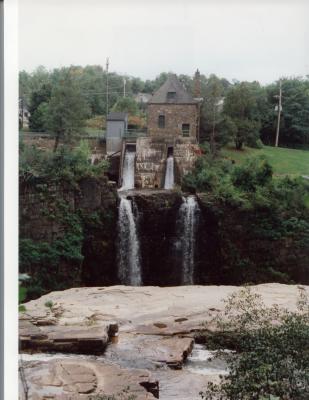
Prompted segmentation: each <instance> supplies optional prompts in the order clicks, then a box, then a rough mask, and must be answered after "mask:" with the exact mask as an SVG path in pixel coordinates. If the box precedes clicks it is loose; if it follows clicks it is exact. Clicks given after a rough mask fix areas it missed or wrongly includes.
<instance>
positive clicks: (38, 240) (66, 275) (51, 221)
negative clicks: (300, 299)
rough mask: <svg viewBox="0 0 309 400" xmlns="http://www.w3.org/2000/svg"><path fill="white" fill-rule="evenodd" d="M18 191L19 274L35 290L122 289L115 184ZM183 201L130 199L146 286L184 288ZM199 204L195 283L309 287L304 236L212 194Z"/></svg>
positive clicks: (41, 185)
mask: <svg viewBox="0 0 309 400" xmlns="http://www.w3.org/2000/svg"><path fill="white" fill-rule="evenodd" d="M20 188H21V189H20V191H21V193H20V238H21V249H20V271H21V272H27V273H29V274H30V276H31V277H32V278H33V279H34V282H35V286H38V287H39V288H41V289H42V290H43V292H44V291H48V290H56V289H64V288H68V287H72V286H76V285H86V286H104V285H111V284H116V283H121V281H120V279H119V274H118V262H119V256H118V255H119V232H118V231H119V229H118V228H119V227H118V207H119V203H120V198H119V196H118V194H117V190H116V187H115V186H114V185H113V184H112V183H110V182H108V181H107V179H106V178H102V179H99V180H98V179H95V178H84V179H82V180H80V181H79V182H78V185H77V186H76V187H70V186H69V185H66V184H65V183H62V185H56V184H53V183H51V182H43V181H40V180H39V179H38V180H36V181H34V182H32V183H31V184H29V183H28V184H23V185H21V186H20ZM183 196H184V194H183V193H181V192H177V191H169V190H156V191H149V190H139V191H135V190H132V191H127V192H126V198H127V199H129V200H131V201H132V203H133V204H134V210H133V211H134V219H135V224H136V234H137V238H138V240H139V252H140V262H141V271H142V272H141V273H142V283H143V284H144V285H161V286H169V285H179V284H181V283H182V282H183V268H184V264H183V258H184V254H183V250H182V249H183V245H184V244H183V242H182V240H183V239H182V237H181V235H182V234H181V230H180V229H179V224H180V223H181V216H180V209H181V205H182V204H183V202H184V199H183ZM196 199H197V202H198V207H199V215H198V219H197V222H196V226H195V228H194V229H195V238H194V274H193V275H194V283H195V284H243V283H261V282H267V281H279V282H297V283H308V274H307V269H306V268H307V260H308V256H309V254H308V247H306V246H305V243H304V242H302V239H301V237H299V238H297V240H296V239H294V238H293V237H291V236H290V237H288V236H284V235H283V234H282V235H281V236H280V235H278V230H277V231H276V232H275V233H276V234H274V233H273V232H274V231H273V229H274V227H275V225H276V220H275V219H274V220H270V219H269V217H266V215H264V214H263V210H260V211H258V212H257V211H256V210H255V211H254V212H253V211H252V210H241V209H239V208H237V207H232V206H228V205H226V204H220V203H219V202H218V201H217V200H214V199H212V198H211V197H210V196H209V195H207V194H201V195H196ZM182 223H183V222H182ZM187 283H188V282H187ZM39 288H37V292H39ZM33 292H34V293H33V296H34V297H35V293H36V291H35V290H33Z"/></svg>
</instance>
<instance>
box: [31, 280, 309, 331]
mask: <svg viewBox="0 0 309 400" xmlns="http://www.w3.org/2000/svg"><path fill="white" fill-rule="evenodd" d="M304 288H305V290H306V291H307V292H308V293H309V287H308V286H306V287H304ZM240 290H241V287H237V286H177V287H153V286H146V287H131V286H110V287H83V288H73V289H68V290H64V291H61V292H52V293H49V294H48V295H45V296H42V297H41V298H39V299H37V300H32V301H30V302H28V303H26V304H25V306H26V310H27V311H26V314H27V315H28V318H32V319H34V318H35V317H36V318H37V319H38V320H39V321H40V324H41V325H42V324H44V315H46V317H45V318H46V319H47V320H51V315H50V314H48V310H46V306H45V303H46V302H47V301H51V302H52V303H53V308H54V309H55V310H58V314H57V325H66V326H74V325H77V326H89V325H90V326H91V324H93V325H103V326H104V325H106V324H110V321H111V320H114V321H116V322H117V323H118V324H119V326H120V332H133V333H135V332H140V333H143V334H158V335H175V334H179V333H182V334H184V333H189V332H191V331H196V330H199V329H201V328H202V327H203V325H204V327H205V326H206V327H208V326H207V324H208V323H209V321H210V320H211V319H212V318H213V317H214V316H215V315H217V314H218V313H219V312H220V311H222V310H223V308H224V303H223V302H222V300H223V299H224V298H226V297H227V296H228V295H230V294H232V293H233V292H238V291H240ZM252 290H253V291H254V292H256V293H259V294H260V295H261V296H262V299H263V301H264V302H265V304H266V305H268V306H271V305H272V304H278V305H279V306H281V307H285V308H287V309H288V310H294V309H295V308H296V302H297V296H298V287H297V286H296V285H283V284H278V283H268V284H262V285H256V286H252ZM59 310H61V312H59ZM205 324H206V325H205Z"/></svg>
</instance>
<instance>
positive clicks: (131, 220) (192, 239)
mask: <svg viewBox="0 0 309 400" xmlns="http://www.w3.org/2000/svg"><path fill="white" fill-rule="evenodd" d="M134 175H135V152H134V151H128V150H126V152H125V157H124V163H123V173H122V176H123V179H122V187H121V189H119V197H120V202H119V214H118V236H119V240H118V278H119V280H120V282H121V283H122V284H124V285H131V286H141V285H142V284H143V279H142V260H141V254H140V241H139V237H138V210H137V206H136V205H135V204H134V200H131V199H129V198H127V194H125V193H121V191H125V190H130V189H134ZM173 187H174V158H173V156H172V155H169V156H168V158H167V160H166V173H165V183H164V189H173ZM199 213H200V209H199V206H198V203H197V200H196V197H195V196H188V197H183V198H182V204H181V206H180V208H179V212H178V218H177V226H178V229H177V236H178V237H179V239H180V245H181V248H180V254H181V260H182V261H181V267H182V271H181V284H183V285H193V284H194V265H195V247H196V245H195V244H196V234H197V228H198V218H199ZM158 245H159V243H158Z"/></svg>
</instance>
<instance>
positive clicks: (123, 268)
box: [118, 197, 142, 286]
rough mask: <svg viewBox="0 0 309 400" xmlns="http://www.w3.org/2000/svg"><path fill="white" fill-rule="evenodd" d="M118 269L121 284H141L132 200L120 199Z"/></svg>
mask: <svg viewBox="0 0 309 400" xmlns="http://www.w3.org/2000/svg"><path fill="white" fill-rule="evenodd" d="M118 232H119V269H118V277H119V279H120V281H121V283H123V284H126V285H132V286H140V285H141V284H142V278H141V265H140V249H139V241H138V236H137V229H136V223H135V218H134V214H133V203H132V200H128V199H127V198H125V197H121V198H120V204H119V217H118Z"/></svg>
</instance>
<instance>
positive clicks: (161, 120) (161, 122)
mask: <svg viewBox="0 0 309 400" xmlns="http://www.w3.org/2000/svg"><path fill="white" fill-rule="evenodd" d="M158 126H159V128H165V115H159V118H158Z"/></svg>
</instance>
